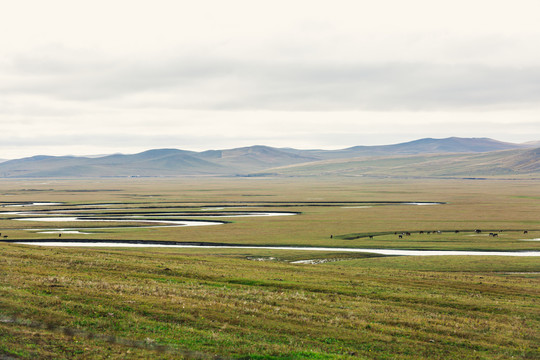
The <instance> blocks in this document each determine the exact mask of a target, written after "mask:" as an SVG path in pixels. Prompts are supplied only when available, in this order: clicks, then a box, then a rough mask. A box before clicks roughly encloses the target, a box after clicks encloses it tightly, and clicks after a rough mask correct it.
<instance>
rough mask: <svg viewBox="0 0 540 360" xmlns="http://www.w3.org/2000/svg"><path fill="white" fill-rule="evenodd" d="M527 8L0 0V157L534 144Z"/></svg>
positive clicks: (538, 79) (388, 1)
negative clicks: (258, 147) (425, 143)
mask: <svg viewBox="0 0 540 360" xmlns="http://www.w3.org/2000/svg"><path fill="white" fill-rule="evenodd" d="M538 14H540V1H538V0H530V1H528V0H512V1H508V0H490V1H487V0H486V1H484V0H466V1H462V0H453V1H442V0H441V1H437V0H425V1H422V0H407V1H403V0H377V1H372V0H370V1H364V0H354V1H340V0H332V1H329V0H326V1H317V0H309V1H300V0H286V1H280V0H272V1H263V0H259V1H254V0H247V1H238V0H227V1H223V0H197V1H182V0H175V1H163V0H152V1H137V0H131V1H117V0H107V1H96V0H93V1H77V0H67V1H57V0H47V1H42V0H36V1H26V0H17V1H11V0H0V130H1V134H2V140H1V142H0V158H4V159H6V158H17V157H22V156H30V155H36V154H49V155H65V154H105V153H112V152H123V153H134V152H138V151H142V150H147V149H151V148H164V147H174V148H180V149H187V150H206V149H220V148H233V147H239V146H247V145H255V144H264V145H270V146H278V147H296V148H325V149H336V148H345V147H349V146H354V145H375V144H390V143H397V142H404V141H409V140H414V139H418V138H422V137H435V138H443V137H449V136H460V137H491V138H495V139H498V140H502V141H510V142H526V141H534V140H540V45H539V44H540V21H539V20H538Z"/></svg>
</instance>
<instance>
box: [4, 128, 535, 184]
mask: <svg viewBox="0 0 540 360" xmlns="http://www.w3.org/2000/svg"><path fill="white" fill-rule="evenodd" d="M530 145H534V144H530ZM530 145H529V146H530ZM539 151H540V150H539V149H538V148H530V147H527V146H526V145H524V144H511V143H505V142H500V141H496V140H492V139H487V138H447V139H431V138H427V139H419V140H415V141H411V142H406V143H401V144H393V145H381V146H355V147H352V148H347V149H341V150H298V149H292V148H281V149H278V148H273V147H269V146H261V145H257V146H250V147H242V148H235V149H226V150H208V151H203V152H195V151H187V150H178V149H154V150H148V151H144V152H141V153H138V154H129V155H124V154H114V155H106V156H100V157H77V156H44V155H38V156H33V157H28V158H22V159H16V160H9V161H5V162H2V163H0V177H3V178H23V177H24V178H42V177H62V178H79V177H126V176H156V177H159V176H268V175H272V176H276V175H277V176H321V175H339V176H343V175H345V176H417V177H475V176H501V175H520V174H538V173H540V165H539V159H540V156H539Z"/></svg>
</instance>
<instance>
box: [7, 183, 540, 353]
mask: <svg viewBox="0 0 540 360" xmlns="http://www.w3.org/2000/svg"><path fill="white" fill-rule="evenodd" d="M1 189H2V190H1V193H2V201H14V200H18V201H24V200H27V201H71V202H86V201H91V202H101V201H106V202H110V201H128V202H155V203H157V204H164V201H174V202H179V201H183V202H211V201H216V202H223V201H226V200H227V201H244V202H245V201H347V200H348V201H351V200H358V201H375V200H400V201H445V202H449V204H448V205H441V206H380V207H372V208H358V209H344V208H341V207H313V208H311V207H298V209H299V210H300V211H303V212H304V213H303V215H301V216H294V217H283V218H238V219H235V220H234V221H235V223H234V224H228V225H224V226H217V227H200V228H164V229H135V230H133V229H132V230H121V231H111V232H107V233H101V234H95V235H92V236H95V237H100V238H103V237H106V238H112V239H114V238H119V239H126V238H139V239H140V238H144V239H170V240H175V241H182V240H189V241H192V240H206V241H218V242H235V243H236V242H244V243H255V242H256V243H276V244H304V245H305V244H308V245H326V246H358V247H367V246H377V247H379V246H388V247H396V246H400V247H425V248H439V249H444V248H447V249H451V248H484V249H508V250H510V249H525V248H529V249H538V242H523V241H520V240H519V239H520V238H522V237H523V235H522V234H519V233H517V232H515V233H511V232H506V233H503V235H501V237H500V238H498V239H492V238H489V237H486V236H466V234H460V235H456V234H442V236H440V237H438V238H435V239H433V238H427V237H426V238H421V237H419V236H414V237H413V236H411V238H407V239H406V240H402V241H399V240H398V239H396V237H395V236H393V235H390V236H386V235H385V236H376V237H375V238H374V239H373V240H370V239H366V238H360V239H356V240H345V239H343V238H339V237H338V236H336V237H337V238H336V237H334V239H329V236H328V234H329V233H332V234H334V235H340V234H341V235H346V234H358V233H372V232H378V231H381V232H383V231H391V230H409V231H413V230H420V229H433V230H435V229H454V228H459V229H473V228H477V227H481V228H484V229H488V228H504V229H523V228H525V227H526V228H528V229H529V230H531V232H530V234H529V235H530V237H531V238H532V237H539V236H538V233H536V232H533V231H532V229H534V228H536V229H540V219H539V218H538V215H537V214H538V213H540V211H539V210H540V209H539V205H538V204H539V203H538V200H539V199H540V185H538V184H537V183H535V182H529V181H516V182H503V181H493V182H473V181H443V182H432V181H425V182H422V183H415V182H399V183H398V182H392V181H387V182H368V181H359V180H355V181H348V180H343V179H342V180H340V181H335V180H333V181H330V180H328V181H326V180H324V181H314V180H311V181H310V182H306V180H302V181H299V180H291V181H287V182H285V181H284V180H276V181H260V180H247V179H236V181H229V180H216V179H208V180H205V181H203V180H197V181H191V180H174V181H158V182H155V181H154V182H149V181H141V180H136V179H131V180H129V181H125V182H118V181H116V182H114V181H105V182H88V181H87V182H85V181H74V182H66V181H60V180H57V181H54V182H51V183H49V184H42V181H39V182H38V181H28V182H6V181H3V182H2V183H1ZM111 190H118V191H111ZM133 206H135V204H134V205H133ZM284 209H285V210H296V208H292V209H291V208H284ZM35 225H36V226H35V227H37V225H38V224H35ZM44 225H47V224H44ZM48 226H53V225H51V224H48ZM26 227H28V225H27V224H24V223H21V222H15V221H8V220H1V221H0V228H2V232H3V233H6V231H7V233H9V235H10V238H17V237H20V238H28V237H34V238H38V237H43V236H45V235H38V234H36V235H32V234H29V233H28V232H25V231H22V230H14V229H13V228H26ZM33 227H34V226H33ZM6 229H8V230H6ZM404 241H406V242H404ZM0 249H1V256H0V298H1V299H2V301H1V302H0V318H1V319H0V354H2V353H5V354H9V355H10V356H15V357H21V358H36V357H38V358H74V357H75V358H77V357H80V358H83V357H84V358H103V357H107V356H110V357H112V358H149V357H153V358H178V357H180V356H183V355H186V353H185V352H184V350H190V351H199V352H202V353H203V354H220V355H223V356H231V357H237V356H249V357H251V358H257V357H258V356H264V357H266V358H268V357H270V356H274V357H275V358H283V359H294V358H298V359H300V358H309V357H311V358H349V357H355V358H356V357H360V358H370V359H372V358H380V359H383V358H398V359H400V358H401V359H417V358H484V359H506V358H511V357H512V356H514V358H537V357H538V356H539V355H540V354H539V349H538V338H539V336H540V334H539V333H538V329H539V328H540V318H539V317H538V305H537V304H538V298H539V295H540V293H539V291H538V288H539V287H538V285H539V277H538V274H537V273H538V272H540V264H539V263H538V259H537V258H506V257H496V258H493V257H491V258H488V257H475V258H467V257H450V258H449V257H441V258H419V257H384V258H381V257H376V258H373V257H369V258H362V256H361V255H351V254H339V253H338V254H325V253H318V252H317V253H315V252H314V253H312V254H310V253H299V252H294V251H286V252H284V251H263V250H201V249H192V250H167V249H159V250H158V249H145V250H130V249H118V250H115V249H107V250H99V249H86V250H83V249H56V248H54V249H47V248H34V247H29V246H22V245H6V244H1V245H0ZM271 257H273V258H275V259H274V260H272V261H253V260H249V259H252V258H264V259H269V258H271ZM329 257H333V258H344V259H346V260H342V261H336V262H330V263H326V264H320V265H294V264H290V263H287V262H286V261H289V260H299V259H320V258H329ZM351 257H358V258H356V259H354V258H351ZM520 273H524V274H520ZM535 273H536V274H535ZM11 316H16V317H17V319H16V320H12V319H11ZM13 321H14V322H13ZM32 322H33V323H32ZM126 343H128V345H130V346H126V345H125V344H126ZM156 344H158V345H165V347H163V348H160V347H158V348H157V350H160V351H157V350H156ZM199 355H200V354H199ZM186 356H187V355H186ZM201 356H202V355H201ZM203 357H204V356H203Z"/></svg>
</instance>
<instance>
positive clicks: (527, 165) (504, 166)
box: [266, 148, 540, 178]
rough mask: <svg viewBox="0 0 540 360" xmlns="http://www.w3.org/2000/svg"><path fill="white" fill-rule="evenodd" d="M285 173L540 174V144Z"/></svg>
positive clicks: (332, 163) (327, 163)
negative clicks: (537, 145) (528, 146)
mask: <svg viewBox="0 0 540 360" xmlns="http://www.w3.org/2000/svg"><path fill="white" fill-rule="evenodd" d="M266 171H267V172H270V173H273V174H275V175H282V176H335V175H340V176H384V177H458V178H467V177H490V176H516V175H536V176H538V175H540V148H536V149H520V150H503V151H493V152H488V153H465V154H459V153H453V154H422V155H394V156H375V157H368V158H365V157H364V158H352V159H337V160H324V161H318V162H312V163H307V164H300V165H289V166H285V167H279V168H274V169H268V170H266Z"/></svg>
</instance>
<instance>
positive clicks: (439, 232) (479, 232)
mask: <svg viewBox="0 0 540 360" xmlns="http://www.w3.org/2000/svg"><path fill="white" fill-rule="evenodd" d="M474 232H475V233H476V234H481V233H482V230H480V229H476V230H474ZM502 232H503V230H499V232H498V233H497V232H490V233H489V236H491V237H498V236H499V233H502ZM418 233H419V234H442V231H440V230H435V231H425V232H424V231H419V232H418ZM454 233H456V234H458V233H459V230H454ZM523 233H524V234H528V233H529V232H528V231H527V230H523ZM394 235H397V236H398V237H399V238H400V239H403V236H411V233H410V232H409V231H406V232H402V233H398V232H397V231H396V232H394ZM369 238H370V239H373V235H369Z"/></svg>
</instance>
